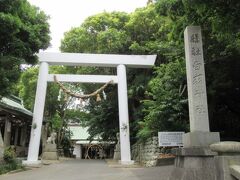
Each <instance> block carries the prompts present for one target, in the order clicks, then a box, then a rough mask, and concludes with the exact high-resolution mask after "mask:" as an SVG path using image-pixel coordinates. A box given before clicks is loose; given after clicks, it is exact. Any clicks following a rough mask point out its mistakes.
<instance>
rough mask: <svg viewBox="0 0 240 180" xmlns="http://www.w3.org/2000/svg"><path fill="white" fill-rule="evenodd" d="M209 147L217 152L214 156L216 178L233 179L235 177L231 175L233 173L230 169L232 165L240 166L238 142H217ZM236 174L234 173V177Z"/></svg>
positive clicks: (239, 145)
mask: <svg viewBox="0 0 240 180" xmlns="http://www.w3.org/2000/svg"><path fill="white" fill-rule="evenodd" d="M210 148H211V150H212V151H215V152H217V153H218V156H215V158H214V159H215V165H216V171H217V180H235V179H236V178H235V177H234V176H232V175H233V174H235V173H233V172H231V171H232V167H233V166H238V167H240V142H234V141H225V142H219V143H215V144H212V145H211V146H210ZM239 173H240V171H239ZM239 173H238V174H239ZM238 174H236V177H237V176H238Z"/></svg>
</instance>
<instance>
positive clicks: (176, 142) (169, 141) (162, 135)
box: [158, 132, 184, 147]
mask: <svg viewBox="0 0 240 180" xmlns="http://www.w3.org/2000/svg"><path fill="white" fill-rule="evenodd" d="M183 134H184V132H158V142H159V146H161V147H166V146H167V147H172V146H183Z"/></svg>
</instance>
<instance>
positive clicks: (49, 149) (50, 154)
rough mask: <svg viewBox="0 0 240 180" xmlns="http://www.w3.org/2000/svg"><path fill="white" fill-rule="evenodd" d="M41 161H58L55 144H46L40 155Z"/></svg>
mask: <svg viewBox="0 0 240 180" xmlns="http://www.w3.org/2000/svg"><path fill="white" fill-rule="evenodd" d="M42 159H43V160H58V159H59V158H58V154H57V146H56V144H46V145H45V147H44V151H43V154H42Z"/></svg>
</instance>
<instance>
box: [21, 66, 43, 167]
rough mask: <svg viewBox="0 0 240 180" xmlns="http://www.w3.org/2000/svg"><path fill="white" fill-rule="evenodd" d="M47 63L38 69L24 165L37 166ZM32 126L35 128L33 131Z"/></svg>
mask: <svg viewBox="0 0 240 180" xmlns="http://www.w3.org/2000/svg"><path fill="white" fill-rule="evenodd" d="M47 77H48V63H46V62H42V63H41V64H40V68H39V75H38V83H37V91H36V98H35V104H34V110H33V122H32V129H31V138H30V143H29V150H28V157H27V161H26V162H24V163H25V164H38V153H39V145H40V137H41V129H42V120H43V111H44V105H45V97H46V90H47ZM34 124H35V125H36V128H35V129H34V128H33V127H34Z"/></svg>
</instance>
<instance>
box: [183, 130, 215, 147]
mask: <svg viewBox="0 0 240 180" xmlns="http://www.w3.org/2000/svg"><path fill="white" fill-rule="evenodd" d="M218 142H220V135H219V132H202V131H196V132H189V133H186V134H184V135H183V146H184V147H185V148H187V147H208V146H209V145H211V144H213V143H218Z"/></svg>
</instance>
